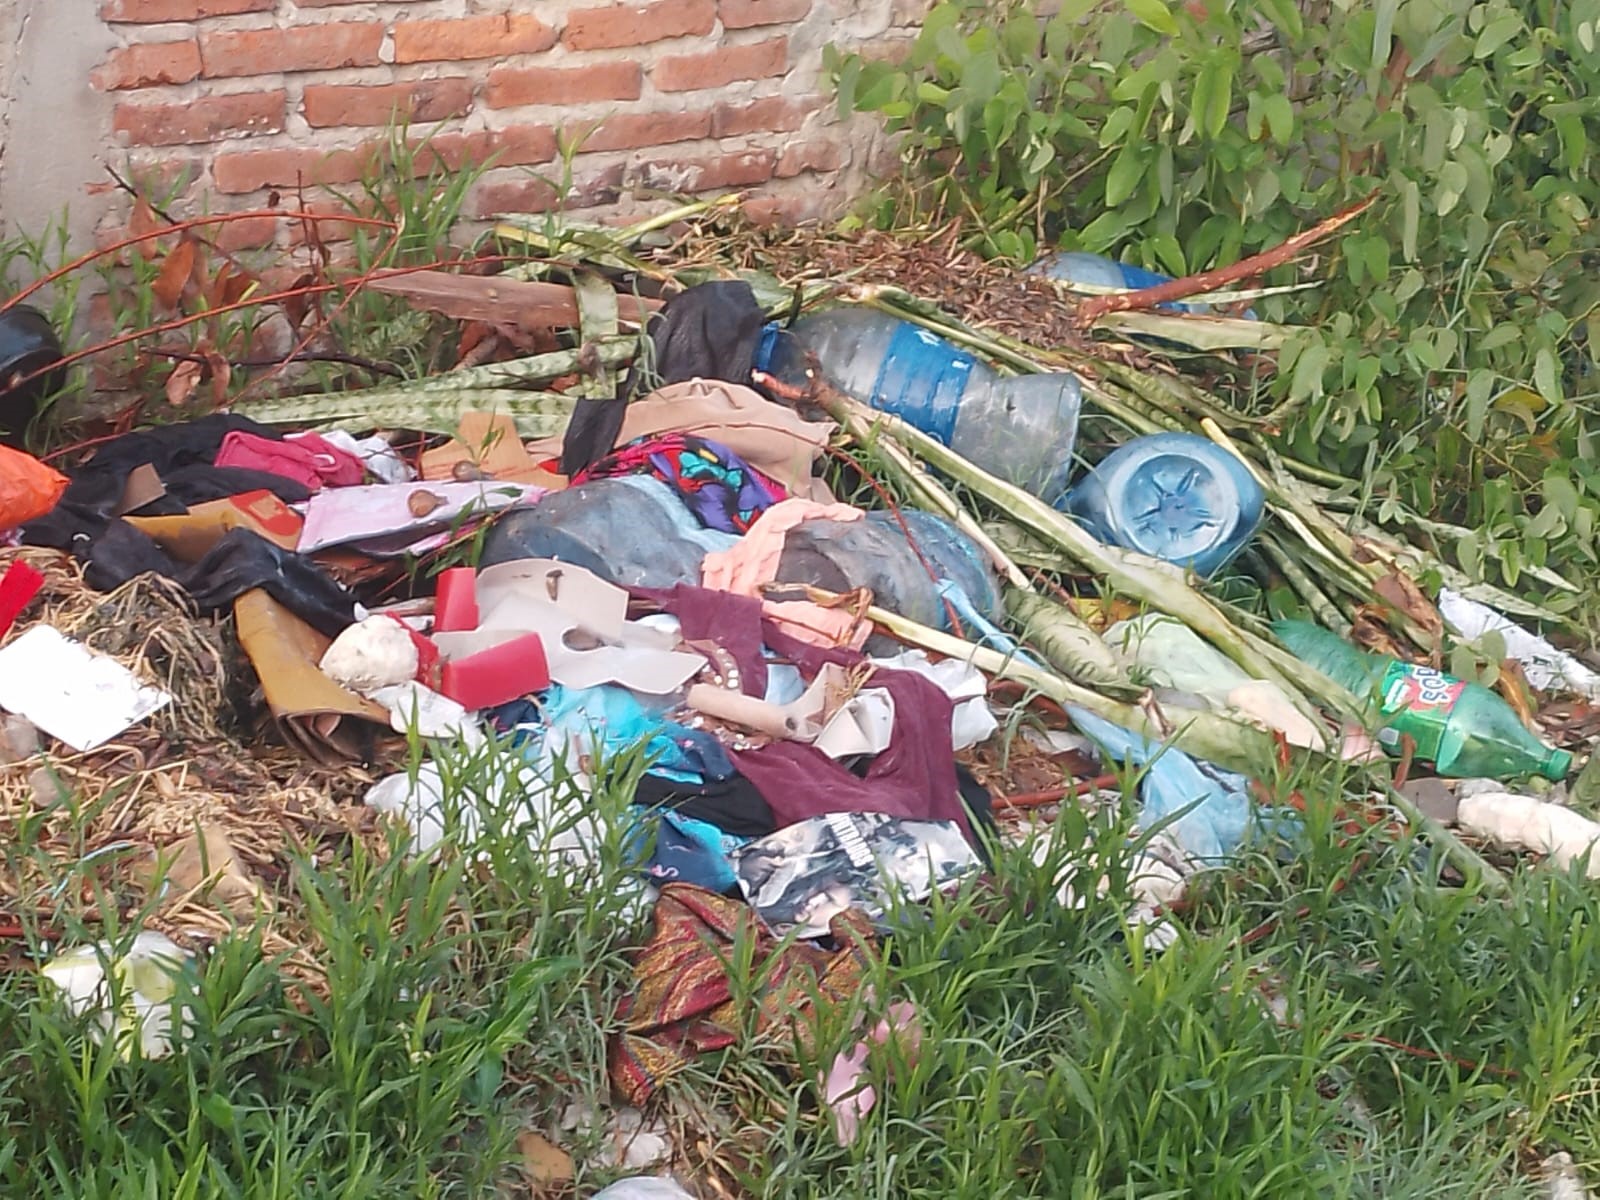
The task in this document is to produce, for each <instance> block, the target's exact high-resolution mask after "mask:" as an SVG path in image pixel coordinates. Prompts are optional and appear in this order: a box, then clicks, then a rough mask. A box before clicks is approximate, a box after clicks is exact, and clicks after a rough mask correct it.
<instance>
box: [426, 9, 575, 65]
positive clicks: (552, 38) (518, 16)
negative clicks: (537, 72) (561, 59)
mask: <svg viewBox="0 0 1600 1200" xmlns="http://www.w3.org/2000/svg"><path fill="white" fill-rule="evenodd" d="M555 44H556V31H555V30H554V29H552V28H551V27H550V26H548V25H546V24H545V23H544V22H543V21H541V20H539V18H538V17H535V16H530V15H528V14H525V13H491V14H489V15H486V16H481V17H463V18H461V19H460V20H454V21H401V22H400V23H399V24H397V25H396V26H395V27H394V60H395V62H397V63H415V62H463V61H465V60H468V59H475V58H502V57H504V56H506V55H510V54H538V53H540V52H541V51H544V50H548V49H550V47H551V46H554V45H555Z"/></svg>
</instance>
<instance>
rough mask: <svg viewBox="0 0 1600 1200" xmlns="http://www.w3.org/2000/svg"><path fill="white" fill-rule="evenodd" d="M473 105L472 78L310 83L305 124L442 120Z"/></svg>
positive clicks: (369, 123)
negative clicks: (368, 83)
mask: <svg viewBox="0 0 1600 1200" xmlns="http://www.w3.org/2000/svg"><path fill="white" fill-rule="evenodd" d="M471 108H472V80H470V79H460V78H452V79H419V80H416V81H414V82H411V83H386V84H379V85H376V86H373V87H361V86H356V85H350V86H340V85H331V84H310V85H308V86H307V87H306V94H305V114H306V123H307V124H308V125H314V126H317V127H319V128H322V127H326V126H330V125H387V124H389V122H390V121H391V120H392V119H393V118H394V117H395V115H396V114H398V115H399V116H400V117H401V118H402V119H404V120H406V121H418V122H432V121H443V120H446V119H447V118H449V117H459V116H462V115H464V114H465V113H466V112H467V111H468V110H469V109H471Z"/></svg>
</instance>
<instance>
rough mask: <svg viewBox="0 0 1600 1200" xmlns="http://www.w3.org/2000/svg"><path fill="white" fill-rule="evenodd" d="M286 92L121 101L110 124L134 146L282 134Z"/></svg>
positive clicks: (179, 144) (285, 111) (286, 106)
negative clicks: (152, 101)
mask: <svg viewBox="0 0 1600 1200" xmlns="http://www.w3.org/2000/svg"><path fill="white" fill-rule="evenodd" d="M287 100H288V97H287V95H286V93H284V92H283V91H282V90H281V89H280V90H278V91H274V92H246V93H244V94H242V95H231V96H202V97H201V98H199V99H198V100H191V101H188V102H187V103H183V104H119V105H117V107H116V111H115V112H114V113H113V114H112V128H113V129H114V130H115V131H116V132H117V133H119V134H121V135H123V136H124V137H126V138H127V140H128V141H129V142H130V143H131V144H133V145H135V146H189V145H195V144H197V143H200V142H211V141H215V140H216V139H218V138H223V137H258V136H260V135H262V134H268V133H282V132H283V126H284V118H285V115H286V113H287V110H288V103H287Z"/></svg>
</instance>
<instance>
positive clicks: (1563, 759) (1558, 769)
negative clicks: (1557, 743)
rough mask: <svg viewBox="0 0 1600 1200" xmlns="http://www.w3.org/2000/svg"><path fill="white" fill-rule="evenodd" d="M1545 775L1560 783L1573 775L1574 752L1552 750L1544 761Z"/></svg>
mask: <svg viewBox="0 0 1600 1200" xmlns="http://www.w3.org/2000/svg"><path fill="white" fill-rule="evenodd" d="M1544 773H1545V775H1546V776H1547V777H1548V778H1550V779H1554V780H1555V781H1556V782H1558V783H1559V782H1560V781H1561V780H1563V779H1565V778H1566V777H1567V776H1568V775H1570V774H1571V773H1572V752H1571V751H1569V750H1552V751H1550V754H1549V756H1548V757H1547V758H1546V759H1545V760H1544Z"/></svg>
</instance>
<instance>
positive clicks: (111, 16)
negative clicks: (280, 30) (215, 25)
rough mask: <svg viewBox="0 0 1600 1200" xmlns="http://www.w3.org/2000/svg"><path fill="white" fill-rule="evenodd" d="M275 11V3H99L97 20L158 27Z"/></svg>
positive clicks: (254, 0)
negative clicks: (211, 18) (179, 22)
mask: <svg viewBox="0 0 1600 1200" xmlns="http://www.w3.org/2000/svg"><path fill="white" fill-rule="evenodd" d="M276 7H277V0H103V2H102V3H101V5H100V19H101V20H102V21H108V22H110V23H112V24H122V25H161V24H165V23H166V22H169V21H199V20H202V19H204V18H206V17H232V16H237V15H238V14H240V13H257V12H271V11H272V10H273V9H274V8H276Z"/></svg>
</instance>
